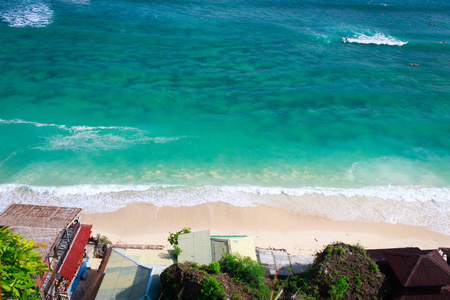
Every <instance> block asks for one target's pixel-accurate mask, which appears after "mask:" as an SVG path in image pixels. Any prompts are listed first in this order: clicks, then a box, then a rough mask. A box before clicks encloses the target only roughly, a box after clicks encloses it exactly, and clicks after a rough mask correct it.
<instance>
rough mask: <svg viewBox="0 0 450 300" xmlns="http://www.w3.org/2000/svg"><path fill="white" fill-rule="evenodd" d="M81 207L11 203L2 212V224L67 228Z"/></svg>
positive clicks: (0, 215)
mask: <svg viewBox="0 0 450 300" xmlns="http://www.w3.org/2000/svg"><path fill="white" fill-rule="evenodd" d="M80 213H81V208H76V207H58V206H42V205H30V204H11V205H9V206H8V207H7V208H6V209H5V210H4V211H3V212H2V213H0V225H7V226H9V227H15V226H25V227H41V228H60V229H61V230H62V229H64V228H67V226H69V225H70V223H72V221H73V220H74V219H75V218H76V217H77V216H78V215H79V214H80Z"/></svg>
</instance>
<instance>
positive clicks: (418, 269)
mask: <svg viewBox="0 0 450 300" xmlns="http://www.w3.org/2000/svg"><path fill="white" fill-rule="evenodd" d="M384 256H385V257H386V260H387V261H388V262H389V265H390V266H391V268H392V270H393V271H394V273H395V275H396V276H397V278H398V279H399V280H400V282H401V283H402V285H403V286H404V287H432V286H446V285H449V284H450V266H449V265H447V263H446V262H445V260H444V259H443V258H442V256H441V255H440V254H439V252H438V251H437V250H432V251H430V252H428V253H427V254H421V255H418V254H410V253H401V252H388V251H386V252H385V253H384Z"/></svg>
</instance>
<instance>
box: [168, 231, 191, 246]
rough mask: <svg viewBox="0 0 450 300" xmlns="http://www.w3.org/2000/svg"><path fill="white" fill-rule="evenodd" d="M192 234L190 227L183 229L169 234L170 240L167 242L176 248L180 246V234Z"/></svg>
mask: <svg viewBox="0 0 450 300" xmlns="http://www.w3.org/2000/svg"><path fill="white" fill-rule="evenodd" d="M190 232H191V228H190V227H184V228H183V229H181V230H180V231H177V232H175V233H173V232H169V238H168V239H167V241H168V242H169V243H170V244H171V245H172V246H174V247H175V246H176V245H178V237H179V236H180V234H184V233H190Z"/></svg>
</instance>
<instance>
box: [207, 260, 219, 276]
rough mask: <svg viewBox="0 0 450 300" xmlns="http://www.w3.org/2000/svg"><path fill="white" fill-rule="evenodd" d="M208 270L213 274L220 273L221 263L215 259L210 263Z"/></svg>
mask: <svg viewBox="0 0 450 300" xmlns="http://www.w3.org/2000/svg"><path fill="white" fill-rule="evenodd" d="M208 270H209V271H210V272H211V273H212V274H219V273H220V264H219V262H217V261H213V262H211V263H210V264H209V266H208Z"/></svg>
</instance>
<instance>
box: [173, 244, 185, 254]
mask: <svg viewBox="0 0 450 300" xmlns="http://www.w3.org/2000/svg"><path fill="white" fill-rule="evenodd" d="M182 251H183V250H181V248H180V247H178V246H177V245H175V246H173V254H174V255H175V256H176V257H178V256H179V255H180V254H181V252H182Z"/></svg>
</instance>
